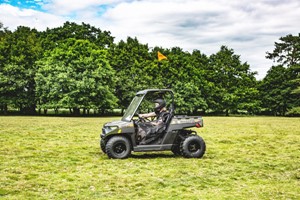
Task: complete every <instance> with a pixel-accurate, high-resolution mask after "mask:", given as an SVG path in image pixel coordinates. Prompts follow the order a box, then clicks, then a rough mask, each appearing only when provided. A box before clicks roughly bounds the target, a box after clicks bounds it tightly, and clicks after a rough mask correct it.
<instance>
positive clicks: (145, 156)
mask: <svg viewBox="0 0 300 200" xmlns="http://www.w3.org/2000/svg"><path fill="white" fill-rule="evenodd" d="M177 157H180V156H176V155H174V154H162V153H145V154H140V153H139V154H131V155H130V158H133V159H156V158H177Z"/></svg>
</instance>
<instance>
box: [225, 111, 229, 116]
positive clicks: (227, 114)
mask: <svg viewBox="0 0 300 200" xmlns="http://www.w3.org/2000/svg"><path fill="white" fill-rule="evenodd" d="M226 116H227V117H228V116H229V110H228V109H226Z"/></svg>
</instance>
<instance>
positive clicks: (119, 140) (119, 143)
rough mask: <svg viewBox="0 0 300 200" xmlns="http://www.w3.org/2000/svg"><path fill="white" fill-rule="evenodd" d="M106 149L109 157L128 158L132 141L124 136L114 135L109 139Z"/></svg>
mask: <svg viewBox="0 0 300 200" xmlns="http://www.w3.org/2000/svg"><path fill="white" fill-rule="evenodd" d="M105 151H106V154H107V155H108V157H109V158H117V159H124V158H127V157H128V156H129V155H130V153H131V146H130V142H129V140H128V139H127V138H126V137H123V136H115V137H112V138H110V139H109V140H108V141H107V143H106V147H105Z"/></svg>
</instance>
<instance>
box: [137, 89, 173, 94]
mask: <svg viewBox="0 0 300 200" xmlns="http://www.w3.org/2000/svg"><path fill="white" fill-rule="evenodd" d="M148 92H171V93H172V94H173V91H172V90H171V89H146V90H141V91H138V92H137V93H136V94H137V95H140V94H146V93H148Z"/></svg>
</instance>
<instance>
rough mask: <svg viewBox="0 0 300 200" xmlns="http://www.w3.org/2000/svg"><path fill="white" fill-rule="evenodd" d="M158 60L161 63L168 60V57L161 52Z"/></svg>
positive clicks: (158, 53) (158, 54)
mask: <svg viewBox="0 0 300 200" xmlns="http://www.w3.org/2000/svg"><path fill="white" fill-rule="evenodd" d="M157 59H158V61H161V60H164V59H166V60H168V58H167V57H166V56H164V55H163V54H162V53H160V52H159V51H158V52H157Z"/></svg>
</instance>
